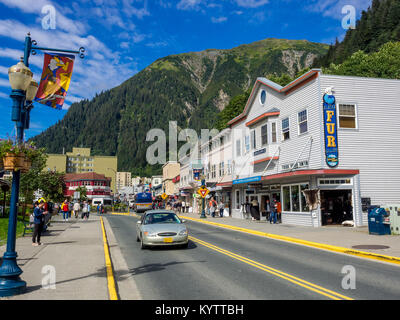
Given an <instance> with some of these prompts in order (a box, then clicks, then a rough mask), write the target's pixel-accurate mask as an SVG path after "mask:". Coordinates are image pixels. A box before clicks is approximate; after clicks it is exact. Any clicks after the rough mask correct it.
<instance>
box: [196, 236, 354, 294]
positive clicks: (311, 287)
mask: <svg viewBox="0 0 400 320" xmlns="http://www.w3.org/2000/svg"><path fill="white" fill-rule="evenodd" d="M189 239H190V240H191V241H194V242H196V243H199V244H201V245H203V246H205V247H207V248H210V249H212V250H214V251H217V252H219V253H222V254H224V255H226V256H229V257H231V258H233V259H236V260H239V261H241V262H244V263H246V264H248V265H251V266H253V267H255V268H257V269H260V270H262V271H265V272H268V273H270V274H272V275H275V276H277V277H279V278H282V279H285V280H287V281H289V282H291V283H294V284H297V285H299V286H300V287H303V288H305V289H308V290H311V291H313V292H315V293H318V294H320V295H323V296H325V297H328V298H330V299H333V300H353V299H352V298H349V297H347V296H344V295H342V294H340V293H337V292H334V291H332V290H329V289H325V288H323V287H321V286H318V285H316V284H313V283H311V282H308V281H305V280H303V279H300V278H297V277H295V276H292V275H290V274H288V273H285V272H282V271H280V270H277V269H274V268H271V267H269V266H267V265H264V264H261V263H259V262H257V261H254V260H251V259H248V258H246V257H243V256H240V255H238V254H236V253H233V252H231V251H228V250H225V249H222V248H220V247H217V246H215V245H213V244H211V243H208V242H205V241H203V240H200V239H197V238H194V237H192V236H189Z"/></svg>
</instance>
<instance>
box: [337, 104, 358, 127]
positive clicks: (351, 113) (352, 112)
mask: <svg viewBox="0 0 400 320" xmlns="http://www.w3.org/2000/svg"><path fill="white" fill-rule="evenodd" d="M339 128H348V129H356V128H357V123H356V106H355V105H354V104H339Z"/></svg>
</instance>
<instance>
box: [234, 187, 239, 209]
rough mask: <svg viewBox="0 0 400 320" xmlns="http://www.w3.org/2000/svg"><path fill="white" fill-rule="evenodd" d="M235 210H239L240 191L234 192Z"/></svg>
mask: <svg viewBox="0 0 400 320" xmlns="http://www.w3.org/2000/svg"><path fill="white" fill-rule="evenodd" d="M235 198H236V209H240V191H239V190H236V197H235Z"/></svg>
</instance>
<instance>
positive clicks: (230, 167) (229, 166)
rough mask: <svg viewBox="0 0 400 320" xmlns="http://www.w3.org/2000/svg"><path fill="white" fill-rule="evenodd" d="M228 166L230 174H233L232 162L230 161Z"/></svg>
mask: <svg viewBox="0 0 400 320" xmlns="http://www.w3.org/2000/svg"><path fill="white" fill-rule="evenodd" d="M227 166H228V167H227V170H228V174H232V160H228V164H227Z"/></svg>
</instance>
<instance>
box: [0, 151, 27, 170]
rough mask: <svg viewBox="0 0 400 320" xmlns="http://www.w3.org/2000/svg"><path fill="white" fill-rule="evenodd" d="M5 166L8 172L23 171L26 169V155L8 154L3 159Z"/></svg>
mask: <svg viewBox="0 0 400 320" xmlns="http://www.w3.org/2000/svg"><path fill="white" fill-rule="evenodd" d="M3 164H4V170H8V171H18V170H20V169H23V168H24V167H25V155H24V154H19V155H16V154H12V153H7V154H6V155H5V156H4V157H3Z"/></svg>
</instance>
